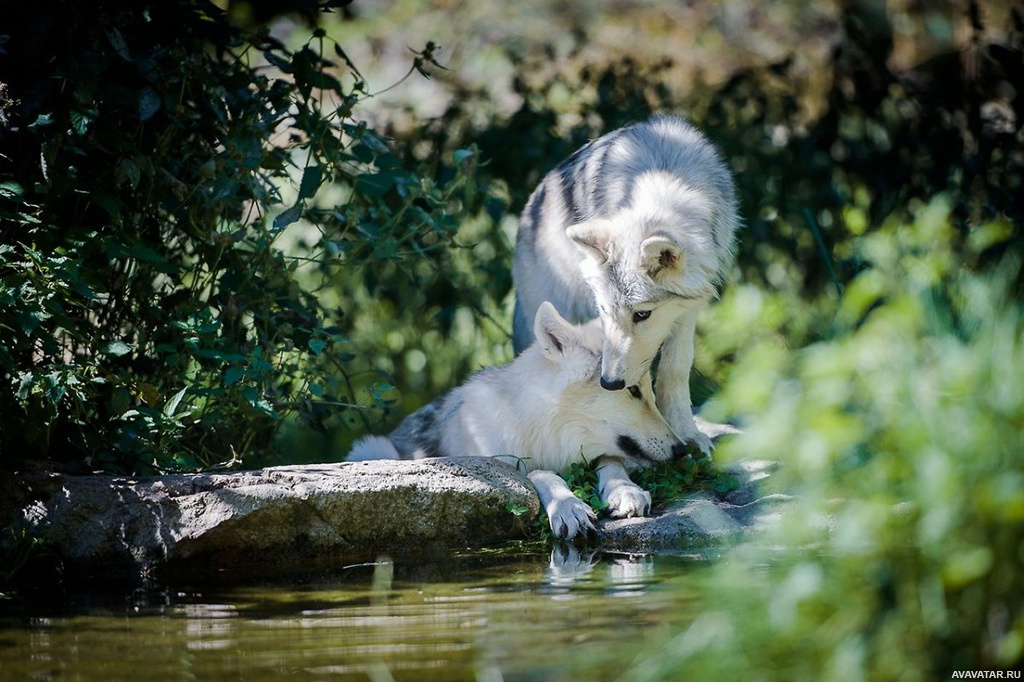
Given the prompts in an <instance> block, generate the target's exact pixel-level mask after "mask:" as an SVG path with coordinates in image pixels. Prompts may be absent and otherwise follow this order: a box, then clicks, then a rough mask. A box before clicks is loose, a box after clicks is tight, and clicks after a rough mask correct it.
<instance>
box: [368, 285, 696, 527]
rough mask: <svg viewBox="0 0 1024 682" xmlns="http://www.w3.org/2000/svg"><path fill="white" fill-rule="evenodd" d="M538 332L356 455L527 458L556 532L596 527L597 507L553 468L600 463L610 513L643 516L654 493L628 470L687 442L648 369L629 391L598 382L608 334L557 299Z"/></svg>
mask: <svg viewBox="0 0 1024 682" xmlns="http://www.w3.org/2000/svg"><path fill="white" fill-rule="evenodd" d="M533 333H534V336H536V337H537V341H536V342H535V343H534V344H533V345H531V346H530V347H529V348H528V349H526V350H525V351H524V352H523V353H522V354H521V355H519V357H517V358H516V359H515V360H513V361H512V362H510V363H508V364H506V365H502V366H500V367H492V368H488V369H484V370H481V371H480V372H477V373H476V374H475V375H473V376H472V377H471V378H470V379H469V380H468V381H467V382H466V383H464V384H463V385H462V386H459V387H458V388H456V389H454V390H452V391H450V392H449V393H447V394H445V395H444V396H442V397H440V398H438V399H437V400H435V401H433V402H432V403H430V404H429V405H426V406H425V407H422V408H420V409H419V410H417V411H416V412H413V413H412V414H411V415H409V416H408V417H406V418H405V420H404V421H403V422H402V423H401V424H399V426H398V428H397V429H395V430H394V432H392V433H391V435H390V436H389V437H388V438H383V437H379V436H374V437H369V438H364V439H362V440H360V441H358V442H357V443H356V444H355V445H354V446H353V448H352V452H351V453H349V456H348V460H349V461H359V460H366V459H419V458H422V457H451V456H465V455H484V456H492V457H502V458H507V459H508V460H509V461H511V462H512V463H515V464H516V465H517V466H520V465H521V466H525V468H526V469H527V470H528V471H529V472H530V473H529V477H530V480H531V481H533V484H534V486H535V487H536V488H537V494H538V495H539V497H540V501H541V504H542V505H544V509H545V511H546V512H547V515H548V521H549V522H550V523H551V530H552V531H553V532H554V533H555V535H557V536H559V537H562V538H566V539H572V538H574V537H575V536H576V535H578V534H579V533H581V532H585V531H587V530H591V531H592V530H594V521H595V519H596V517H595V516H594V512H593V510H591V508H590V507H589V506H587V504H586V503H585V502H583V501H582V500H580V499H578V498H577V497H575V496H574V495H573V494H572V491H571V490H570V489H569V486H568V485H567V484H566V482H565V481H564V480H562V478H561V477H559V476H558V474H556V473H554V472H556V471H561V470H563V469H565V468H566V467H567V466H569V464H571V463H572V462H577V461H587V462H594V461H597V463H598V480H599V489H600V494H601V499H602V500H604V501H605V502H606V503H607V504H608V510H609V512H610V513H611V515H612V516H616V517H625V516H642V515H644V514H646V513H647V511H648V510H649V509H650V506H651V496H650V495H649V494H648V493H647V492H646V491H644V490H643V489H641V488H640V486H638V485H636V484H635V483H633V482H632V481H630V480H629V476H628V475H627V473H626V469H627V468H630V469H633V468H637V467H642V466H645V465H648V464H651V463H653V462H662V461H665V460H668V459H670V458H672V457H679V456H682V454H683V453H684V451H685V447H684V445H683V443H681V442H680V441H679V440H678V439H677V438H676V437H675V435H674V434H673V433H672V429H671V428H669V425H668V424H667V423H666V422H665V419H664V418H663V417H662V416H661V414H660V413H659V412H658V409H657V407H656V406H655V404H654V398H653V392H652V389H651V379H650V375H649V374H645V375H642V376H641V377H640V379H639V383H638V384H637V385H634V386H631V387H630V389H629V391H619V392H615V393H612V392H609V391H605V390H603V389H602V388H601V386H600V384H599V379H598V377H599V374H600V363H601V348H602V346H603V345H604V339H603V337H602V334H601V327H600V323H598V322H597V321H596V320H595V321H593V322H590V323H588V324H584V325H579V326H575V325H572V324H569V323H568V322H566V321H565V320H564V319H563V318H562V317H561V316H560V315H559V314H558V311H556V310H555V308H554V306H552V305H551V304H550V303H547V302H544V303H542V304H541V305H540V306H539V308H538V310H537V314H536V316H535V319H534V329H533Z"/></svg>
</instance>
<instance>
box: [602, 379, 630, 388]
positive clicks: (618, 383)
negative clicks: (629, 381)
mask: <svg viewBox="0 0 1024 682" xmlns="http://www.w3.org/2000/svg"><path fill="white" fill-rule="evenodd" d="M625 387H626V380H625V379H616V380H615V381H608V380H607V379H605V378H604V377H601V388H603V389H604V390H606V391H621V390H622V389H624V388H625Z"/></svg>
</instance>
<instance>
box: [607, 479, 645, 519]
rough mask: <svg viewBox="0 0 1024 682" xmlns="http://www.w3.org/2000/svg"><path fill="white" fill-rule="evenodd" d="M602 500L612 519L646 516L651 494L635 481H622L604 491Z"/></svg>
mask: <svg viewBox="0 0 1024 682" xmlns="http://www.w3.org/2000/svg"><path fill="white" fill-rule="evenodd" d="M604 501H605V502H606V503H607V504H608V514H609V515H610V516H611V517H612V518H614V519H627V518H629V517H631V516H647V514H648V513H650V511H651V494H650V493H649V492H647V491H646V490H644V489H643V488H641V487H640V486H638V485H636V484H635V483H626V482H622V483H619V484H618V485H616V486H615V487H614V488H612V489H611V490H608V491H606V494H605V495H604Z"/></svg>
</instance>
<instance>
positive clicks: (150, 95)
mask: <svg viewBox="0 0 1024 682" xmlns="http://www.w3.org/2000/svg"><path fill="white" fill-rule="evenodd" d="M138 105H139V120H140V121H148V120H149V119H151V118H152V117H153V114H155V113H156V112H158V111H159V110H160V105H161V101H160V95H159V94H158V93H157V91H156V90H154V89H153V88H143V89H142V90H140V91H139V99H138Z"/></svg>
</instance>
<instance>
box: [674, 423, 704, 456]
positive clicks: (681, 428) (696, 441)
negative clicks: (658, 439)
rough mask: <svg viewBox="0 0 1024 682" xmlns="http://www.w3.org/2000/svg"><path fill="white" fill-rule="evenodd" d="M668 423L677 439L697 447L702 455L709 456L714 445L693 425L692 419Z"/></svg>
mask: <svg viewBox="0 0 1024 682" xmlns="http://www.w3.org/2000/svg"><path fill="white" fill-rule="evenodd" d="M669 424H670V425H671V426H672V430H673V431H675V433H676V435H677V436H679V440H681V441H683V442H684V443H686V444H688V445H692V446H693V447H695V448H697V449H698V450H700V452H701V454H703V455H704V456H706V457H710V456H711V451H712V450H713V449H714V447H715V446H714V444H713V443H712V442H711V439H710V438H709V437H708V436H707V434H705V433H704V432H703V431H701V430H700V429H698V428H697V427H696V426H695V425H694V423H693V421H692V419H689V420H679V421H671V422H669Z"/></svg>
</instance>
